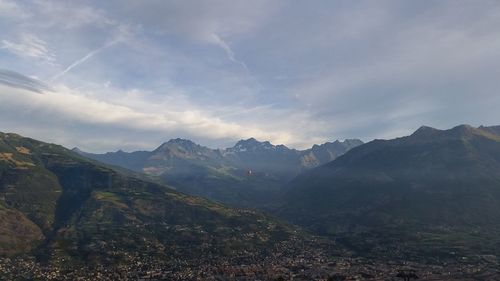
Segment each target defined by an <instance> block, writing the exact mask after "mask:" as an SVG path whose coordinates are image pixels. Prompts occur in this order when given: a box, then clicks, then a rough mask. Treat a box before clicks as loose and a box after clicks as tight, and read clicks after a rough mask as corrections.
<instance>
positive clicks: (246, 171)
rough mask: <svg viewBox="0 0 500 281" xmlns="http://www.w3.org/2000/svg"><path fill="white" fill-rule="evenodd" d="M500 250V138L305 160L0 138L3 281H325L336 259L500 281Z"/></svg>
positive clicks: (191, 148) (272, 151) (311, 152)
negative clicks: (236, 279)
mask: <svg viewBox="0 0 500 281" xmlns="http://www.w3.org/2000/svg"><path fill="white" fill-rule="evenodd" d="M99 161H102V162H99ZM167 183H168V184H167ZM184 192H185V193H184ZM186 193H191V194H197V195H200V196H203V197H206V198H214V199H216V200H217V201H219V202H226V203H229V204H231V205H234V206H249V207H252V208H256V209H259V208H260V209H261V210H264V211H265V212H266V213H267V214H264V213H262V212H261V211H257V210H248V209H242V208H236V207H228V206H225V205H223V204H221V203H217V202H214V201H211V200H209V199H204V198H201V197H198V196H194V195H188V194H186ZM269 214H272V215H274V216H275V217H277V218H275V217H272V216H271V215H269ZM285 221H286V222H285ZM288 223H291V224H288ZM292 224H293V225H292ZM304 230H306V231H308V232H309V233H312V234H315V235H320V236H323V237H326V238H329V239H330V240H329V241H330V242H325V241H323V240H321V241H323V242H319V241H320V240H316V239H317V238H311V237H312V236H310V234H308V233H306V232H305V231H304ZM499 234H500V126H491V127H485V126H481V127H477V128H475V127H472V126H468V125H460V126H457V127H454V128H451V129H447V130H438V129H434V128H431V127H425V126H423V127H421V128H419V129H418V130H416V131H415V132H414V133H413V134H411V135H409V136H405V137H400V138H396V139H390V140H373V141H371V142H368V143H365V144H362V143H361V142H360V141H357V140H346V141H344V142H339V141H336V142H333V143H327V144H324V145H316V146H313V147H312V148H311V149H308V150H305V151H299V150H294V149H289V148H287V147H285V146H283V145H277V146H275V145H272V144H271V143H269V142H259V141H257V140H255V139H248V140H242V141H239V142H238V143H237V144H236V145H235V146H234V147H231V148H227V149H210V148H207V147H203V146H200V145H198V144H195V143H193V142H191V141H189V140H184V139H173V140H170V141H168V142H166V143H163V144H162V145H160V146H159V147H158V148H157V149H155V150H153V151H137V152H131V153H127V152H123V151H117V152H112V153H106V154H90V153H86V152H83V151H80V150H78V149H73V150H68V149H65V148H64V147H62V146H59V145H55V144H49V143H44V142H40V141H37V140H33V139H30V138H25V137H22V136H19V135H16V134H4V133H0V278H1V277H5V276H7V277H8V279H13V277H18V274H16V272H14V273H12V272H11V273H10V275H3V273H2V270H5V269H6V268H7V267H9V268H10V267H11V266H10V264H12V263H9V262H10V261H11V260H10V258H13V259H14V258H15V257H23V260H22V262H21V263H20V264H21V265H23V266H24V268H25V269H26V270H25V271H24V272H28V273H29V274H32V271H33V270H32V268H33V266H34V265H33V264H30V263H29V262H27V261H26V260H28V261H29V260H36V261H37V263H38V262H40V263H42V264H45V265H48V266H49V268H50V269H51V271H50V272H51V273H50V274H55V273H54V272H60V273H61V272H62V273H64V272H75V271H74V270H75V268H89V267H90V268H96V267H99V266H100V267H103V268H104V269H103V270H105V271H104V272H106V270H107V269H106V268H108V267H110V268H111V267H113V268H115V269H116V268H117V267H118V268H122V269H123V268H125V269H124V270H125V271H127V272H128V273H127V274H129V273H130V272H150V271H148V270H149V269H150V268H163V269H162V270H161V271H162V272H163V273H165V270H166V271H168V273H165V274H167V275H164V276H176V278H177V280H184V279H186V278H187V277H186V276H191V275H189V274H192V272H193V271H192V270H191V267H190V266H191V265H193V264H196V266H197V276H198V277H200V276H204V274H205V273H206V272H207V268H208V266H211V265H215V266H214V267H210V268H212V269H213V270H215V271H211V272H215V273H214V275H217V274H218V273H217V272H219V271H220V270H222V271H223V272H224V274H229V275H220V276H226V277H227V276H234V275H231V274H234V268H232V267H231V268H228V267H227V266H228V264H229V263H230V264H233V265H237V266H238V268H239V269H238V270H242V271H246V273H248V270H249V269H248V267H246V265H247V264H253V265H254V267H252V268H254V269H256V268H260V269H262V270H263V273H262V275H260V276H267V277H269V276H270V275H269V271H268V270H271V269H272V270H275V269H276V268H282V269H283V268H287V269H286V270H284V271H280V272H290V271H292V272H295V273H297V272H299V273H297V275H294V276H302V277H303V278H304V279H300V278H299V280H307V279H308V278H310V277H311V276H314V274H319V273H318V271H317V270H318V268H322V270H324V271H323V273H321V274H322V275H321V276H323V277H322V278H324V279H326V277H325V276H328V275H327V273H328V274H330V273H332V272H338V271H339V270H343V272H345V269H346V268H347V269H348V268H349V267H348V266H347V267H345V266H344V263H347V264H353V262H352V260H343V261H341V262H339V263H337V262H332V261H331V258H332V257H333V256H334V255H342V257H343V256H346V257H349V256H351V255H354V256H355V257H360V258H363V259H368V260H369V261H377V262H378V263H381V265H382V266H387V268H385V269H384V272H385V273H380V274H379V275H377V276H379V277H384V278H385V277H387V276H388V275H386V274H393V275H392V276H395V273H394V270H393V269H392V268H391V266H389V265H394V264H395V263H394V261H395V260H403V261H412V262H415V263H414V264H413V265H414V266H416V265H419V264H420V265H422V267H420V268H425V267H426V266H424V265H432V266H435V265H441V266H443V264H444V265H445V266H446V265H450V264H452V265H453V266H455V267H452V269H451V270H453V271H454V272H455V273H456V274H455V273H454V274H455V276H458V277H462V276H476V277H477V276H480V278H479V277H478V278H479V279H481V280H491V278H490V277H491V276H496V274H497V273H498V270H497V271H494V268H498V264H499V263H498V258H497V253H498V251H499V250H500V238H499V237H500V235H499ZM312 241H313V242H312ZM331 241H333V242H334V244H332V243H331ZM332 245H333V246H332ZM5 257H8V258H7V259H6V258H5ZM264 260H266V261H272V266H271V267H266V266H262V265H263V264H265V263H266V262H263V261H264ZM303 261H307V263H308V264H303V263H302V262H303ZM13 263H14V264H15V263H16V260H15V259H14V262H13ZM299 263H302V264H301V265H300V266H298V264H299ZM5 264H8V265H9V266H7V267H6V266H5ZM277 264H280V265H279V266H278V265H277ZM368 264H370V262H369V263H368ZM372 264H373V263H372ZM405 264H406V262H405ZM463 265H464V266H465V265H466V266H465V267H463ZM131 268H134V270H131ZM356 268H357V269H356V270H366V269H367V268H369V266H368V267H367V266H366V264H364V263H363V264H362V265H361V267H356ZM434 268H435V267H434ZM441 268H442V267H441ZM492 268H493V269H492ZM260 269H259V270H260ZM305 269H307V270H309V271H308V274H303V272H304V271H301V270H305ZM469 269H473V270H469ZM37 270H38V269H37ZM54 270H55V271H54ZM65 270H67V271H65ZM287 270H288V271H287ZM370 270H371V269H370ZM492 270H493V271H492ZM373 271H377V270H376V269H374V270H372V272H373ZM87 272H93V271H88V270H83V272H80V273H81V274H76V275H74V276H86V275H85V274H86V273H87ZM300 272H302V273H300ZM347 272H348V274H351V276H352V274H354V273H353V272H352V271H350V270H347ZM408 272H412V271H408ZM426 272H427V271H426ZM457 272H458V273H457ZM478 272H479V273H478ZM495 272H496V273H495ZM108 273H109V272H107V273H106V274H108ZM246 273H245V274H246ZM295 273H294V274H295ZM358 273H359V274H360V275H359V276H365V277H366V276H375V275H370V274H368V275H367V274H365V273H363V272H361V273H360V272H358ZM358 273H356V274H358ZM427 273H428V275H427V276H431V275H432V274H434V273H432V274H431V273H430V271H429V272H427ZM427 273H426V274H427ZM113 274H120V273H116V272H113ZM186 274H187V275H186ZM301 274H302V275H301ZM309 274H312V275H309ZM478 274H479V275H478ZM37 276H38V275H37ZM113 276H115V275H113ZM120 276H121V275H120ZM127 276H128V277H131V276H132V277H133V278H138V277H139V275H130V274H129V275H127ZM211 276H213V275H211ZM246 276H249V275H246ZM253 276H254V277H255V275H253ZM273 276H274V275H273ZM289 276H292V275H289ZM332 276H339V278H343V277H342V276H344V275H332ZM484 276H487V277H484ZM344 277H345V276H344ZM30 278H31V279H33V276H32V275H29V276H28V275H26V276H24V275H23V277H22V278H20V279H19V278H17V279H15V278H14V280H23V279H30ZM89 278H90V279H92V278H93V277H92V276H91V277H89ZM200 278H201V277H200ZM262 278H266V277H262ZM335 278H336V277H335ZM366 278H368V277H366ZM370 278H371V277H370ZM187 279H189V278H187ZM245 280H249V279H245ZM277 280H281V279H277ZM333 280H344V279H333ZM471 280H473V279H471Z"/></svg>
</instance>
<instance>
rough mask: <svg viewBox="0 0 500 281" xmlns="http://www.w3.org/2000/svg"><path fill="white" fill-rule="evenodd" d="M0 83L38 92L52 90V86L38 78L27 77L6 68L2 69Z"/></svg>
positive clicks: (0, 70)
mask: <svg viewBox="0 0 500 281" xmlns="http://www.w3.org/2000/svg"><path fill="white" fill-rule="evenodd" d="M0 84H3V85H5V86H9V87H13V88H19V89H25V90H28V91H32V92H36V93H43V92H45V91H50V88H49V87H48V86H47V85H46V84H45V83H43V82H41V81H39V80H37V79H33V78H30V77H26V76H24V75H21V74H19V73H16V72H13V71H9V70H5V69H0Z"/></svg>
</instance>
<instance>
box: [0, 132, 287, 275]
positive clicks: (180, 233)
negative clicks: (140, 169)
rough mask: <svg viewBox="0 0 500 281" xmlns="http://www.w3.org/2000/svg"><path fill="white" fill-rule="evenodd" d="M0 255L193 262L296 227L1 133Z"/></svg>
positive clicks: (283, 237)
mask: <svg viewBox="0 0 500 281" xmlns="http://www.w3.org/2000/svg"><path fill="white" fill-rule="evenodd" d="M0 215H1V216H0V257H6V256H11V257H13V256H18V255H27V256H33V257H36V258H37V260H39V261H41V262H44V263H48V264H50V265H51V266H54V267H60V268H74V267H75V266H78V265H85V266H97V265H106V264H107V265H117V264H123V263H127V262H128V261H130V260H133V259H135V258H136V257H137V256H138V255H142V256H147V257H149V258H152V259H158V260H164V259H173V258H181V259H192V258H196V257H198V256H199V255H200V254H203V255H204V256H210V257H214V258H215V257H218V256H228V255H231V254H233V253H236V252H242V251H245V252H262V253H264V252H265V251H266V249H271V248H272V246H273V245H274V244H275V243H278V242H283V241H287V240H288V239H291V238H292V237H293V236H295V234H294V233H295V230H294V229H293V228H290V227H289V226H286V225H284V224H282V223H279V222H277V221H275V220H273V219H270V218H268V217H265V216H263V215H261V214H258V213H255V212H252V211H246V210H237V209H231V208H227V207H224V206H222V205H219V204H216V203H213V202H210V201H207V200H204V199H201V198H197V197H192V196H187V195H184V194H181V193H179V192H177V191H174V190H173V189H170V188H168V187H166V186H163V185H159V184H156V183H153V182H149V181H146V180H143V179H139V178H137V177H135V176H133V175H132V174H128V173H127V172H124V171H116V170H114V169H111V168H109V167H107V166H103V165H101V164H98V163H97V162H93V160H88V159H86V158H83V157H82V156H79V155H78V154H76V153H74V152H72V151H69V150H67V149H65V148H63V147H61V146H58V145H54V144H47V143H43V142H39V141H36V140H33V139H29V138H23V137H21V136H19V135H15V134H3V133H2V134H0Z"/></svg>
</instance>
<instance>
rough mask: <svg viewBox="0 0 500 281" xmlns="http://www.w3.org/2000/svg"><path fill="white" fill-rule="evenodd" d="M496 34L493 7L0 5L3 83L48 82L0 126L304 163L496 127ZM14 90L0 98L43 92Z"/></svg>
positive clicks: (499, 9) (117, 1) (499, 42)
mask: <svg viewBox="0 0 500 281" xmlns="http://www.w3.org/2000/svg"><path fill="white" fill-rule="evenodd" d="M5 3H7V4H5ZM2 5H3V6H2ZM4 7H8V8H6V9H4ZM15 10H17V11H18V12H19V14H20V15H23V16H22V17H23V18H22V19H20V18H16V17H15V15H14V12H13V11H15ZM5 14H8V15H10V16H8V17H7V16H5ZM499 24H500V4H499V3H498V2H495V1H479V2H474V3H472V2H471V1H467V0H456V1H446V0H445V1H433V0H431V1H406V2H401V1H392V0H382V1H377V2H370V1H356V2H354V1H318V2H314V3H309V2H307V3H306V2H298V1H294V2H290V1H280V0H278V1H265V0H262V1H260V0H257V1H243V0H242V1H240V0H234V1H233V0H230V1H229V0H227V1H226V0H199V1H196V2H192V1H161V0H150V1H141V2H138V1H129V0H110V1H96V0H89V1H78V0H76V1H72V2H61V1H41V0H40V1H22V2H13V1H5V0H3V1H1V0H0V44H1V46H3V49H1V50H0V56H1V58H2V59H1V62H0V67H2V68H7V69H10V70H14V71H16V72H19V73H23V74H26V75H27V76H29V77H39V79H41V80H44V81H50V80H51V78H53V80H52V83H51V85H50V86H51V88H52V89H53V90H52V91H50V92H51V93H50V94H44V95H43V98H42V97H35V98H33V97H30V98H28V97H29V96H26V95H24V94H23V95H21V94H20V96H21V97H26V101H27V104H25V105H20V104H16V107H14V106H13V107H12V109H10V108H8V107H7V105H2V109H5V110H10V111H8V112H10V114H12V116H11V117H9V115H8V113H6V112H3V113H2V115H1V118H2V123H1V124H3V126H4V127H7V126H10V128H13V130H24V131H23V132H27V133H29V132H36V135H34V136H35V137H36V136H37V135H40V136H47V135H48V136H53V137H54V141H56V142H57V141H58V140H61V142H64V143H66V144H70V143H73V142H74V143H75V144H76V143H82V142H85V143H86V145H87V146H88V147H89V148H91V149H90V150H92V147H93V146H96V147H97V146H98V147H99V149H104V148H116V149H118V148H125V147H120V143H123V144H124V146H126V147H129V148H133V147H134V145H136V148H151V147H144V146H145V145H152V144H154V143H159V142H161V141H164V140H165V138H169V137H178V136H180V137H187V138H192V139H194V140H197V141H198V142H200V143H202V144H205V145H212V146H223V145H226V144H228V143H229V144H230V143H231V142H232V141H234V140H235V139H237V138H245V137H247V136H249V135H250V134H253V135H252V137H257V138H259V139H262V140H265V139H269V140H271V141H273V142H276V143H285V144H287V145H291V146H295V147H306V146H309V145H311V144H312V143H318V142H323V141H330V140H334V139H337V138H353V137H358V138H362V139H364V140H370V139H372V138H381V137H383V138H386V137H394V136H398V135H401V134H408V133H410V132H411V131H412V130H414V129H416V128H418V127H419V126H420V125H422V124H426V125H430V126H436V127H440V128H445V127H451V126H454V125H456V124H458V123H471V124H472V125H480V124H494V123H498V114H497V113H496V112H497V111H498V110H497V108H498V107H500V96H499V95H498V94H497V89H498V88H499V87H500V84H499V83H500V80H498V77H499V75H500V66H499V62H500V51H499V50H500V39H499V38H500V37H498V31H497V28H496V27H497V26H499ZM24 34H28V35H35V36H36V37H34V38H29V36H28V37H26V38H28V39H26V38H23V36H24ZM42 40H43V42H42ZM114 40H117V41H119V42H120V44H116V43H114V44H112V49H111V48H109V49H106V48H108V47H107V44H110V43H108V42H113V41H114ZM103 46H104V47H103ZM103 50H105V51H106V53H104V51H103ZM56 55H57V56H56ZM97 56H98V59H97ZM44 57H48V58H49V59H45V58H44ZM51 58H52V59H53V60H55V59H57V62H56V61H53V64H50V63H47V62H50V61H51V60H52V59H51ZM40 62H43V63H40ZM76 69H78V71H75V70H76ZM249 69H250V70H251V73H250V71H248V70H249ZM240 70H245V71H240ZM11 74H12V73H10V74H9V77H8V78H5V77H4V78H1V79H3V82H0V83H1V84H2V87H3V89H4V91H6V92H12V91H16V92H17V93H20V92H23V93H25V92H26V91H23V90H22V89H29V90H30V91H35V92H48V91H47V90H44V89H41V88H40V85H35V86H33V85H31V84H30V83H34V82H33V81H31V82H29V81H23V83H14V82H13V81H12V79H13V78H12V75H11ZM25 94H26V93H25ZM2 95H3V94H2ZM34 96H35V95H34ZM49 97H50V99H49ZM56 97H57V98H60V99H61V101H60V102H59V103H58V102H56ZM65 97H66V99H65ZM70 97H71V98H72V99H71V102H69V101H68V100H69V98H70ZM11 98H12V99H14V98H13V97H12V96H11ZM49 100H53V102H52V103H49ZM3 101H5V102H7V101H8V100H6V98H4V99H3ZM35 101H36V102H35ZM8 102H10V103H11V104H12V105H14V104H13V103H12V101H10V100H9V101H8ZM73 103H75V104H76V105H75V104H73ZM59 104H64V106H62V105H59ZM35 105H38V106H35ZM42 105H43V106H42ZM14 108H17V109H19V110H17V111H15V110H14ZM80 108H84V109H85V110H88V112H91V111H92V110H96V111H97V112H99V115H100V116H98V117H99V118H97V119H96V117H95V116H94V117H92V116H88V115H85V112H80ZM64 110H66V111H64ZM106 111H109V112H110V113H109V114H108V115H107V114H105V112H106ZM53 112H57V114H52V113H53ZM19 113H22V114H21V115H23V114H24V115H25V116H29V118H28V117H26V118H24V119H21V120H20V121H19V120H18V121H15V120H14V119H15V118H17V116H19V115H20V114H19ZM24 115H23V116H24ZM56 116H57V117H59V116H65V118H66V119H67V120H69V121H67V122H63V121H59V120H58V119H57V118H56ZM127 116H130V119H127ZM7 120H10V121H9V122H8V121H7ZM30 120H35V121H30ZM43 120H47V124H41V123H40V122H44V121H43ZM30 122H32V123H33V122H35V123H37V124H38V125H37V126H32V125H31V124H30ZM10 123H12V124H16V126H13V125H9V124H10ZM16 128H17V129H16ZM28 128H29V130H28ZM43 129H45V130H46V131H50V132H51V133H50V134H48V133H46V132H44V130H43ZM56 137H57V138H56ZM110 139H111V140H112V141H109V140H110ZM99 143H102V145H99Z"/></svg>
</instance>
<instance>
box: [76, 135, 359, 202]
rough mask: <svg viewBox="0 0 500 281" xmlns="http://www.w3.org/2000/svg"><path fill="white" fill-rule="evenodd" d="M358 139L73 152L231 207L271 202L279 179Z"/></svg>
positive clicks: (180, 143) (185, 143)
mask: <svg viewBox="0 0 500 281" xmlns="http://www.w3.org/2000/svg"><path fill="white" fill-rule="evenodd" d="M360 144H362V142H361V141H360V140H346V141H344V142H340V141H335V142H333V143H325V144H323V145H320V146H318V145H315V146H314V147H313V148H311V149H308V150H303V151H299V150H295V149H290V148H288V147H286V146H284V145H273V144H271V143H270V142H268V141H265V142H260V141H257V140H256V139H254V138H250V139H247V140H240V141H238V142H237V143H236V144H235V145H234V146H233V147H230V148H227V149H210V148H207V147H204V146H200V145H198V144H195V143H194V142H192V141H190V140H184V139H172V140H170V141H168V142H166V143H163V144H162V145H160V146H159V147H158V148H157V149H155V150H154V151H151V152H149V151H136V152H131V153H126V152H123V151H117V152H108V153H105V154H91V153H85V152H83V151H80V150H79V149H76V148H75V149H74V151H75V152H77V153H79V154H81V155H84V156H86V157H89V158H91V159H95V160H98V161H101V162H103V163H107V164H111V165H115V166H120V167H124V168H127V169H131V170H134V171H137V172H144V173H146V174H149V175H154V176H158V177H160V178H161V179H163V180H164V182H166V183H168V184H171V185H174V186H176V188H178V190H180V191H183V192H186V193H189V194H193V195H198V196H203V197H206V198H209V199H213V200H217V201H220V202H224V203H228V204H232V205H236V206H244V207H263V206H268V205H272V204H275V202H276V201H277V197H278V195H279V193H280V192H281V187H282V186H283V185H284V183H286V182H287V181H289V180H290V179H292V178H293V177H295V176H296V175H298V174H299V173H301V172H302V171H304V170H307V169H310V168H312V167H316V166H319V165H322V164H324V163H327V162H329V161H331V160H333V159H335V158H336V157H338V156H339V155H342V154H343V153H345V152H346V151H348V150H349V149H351V148H353V147H355V146H358V145H360Z"/></svg>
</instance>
